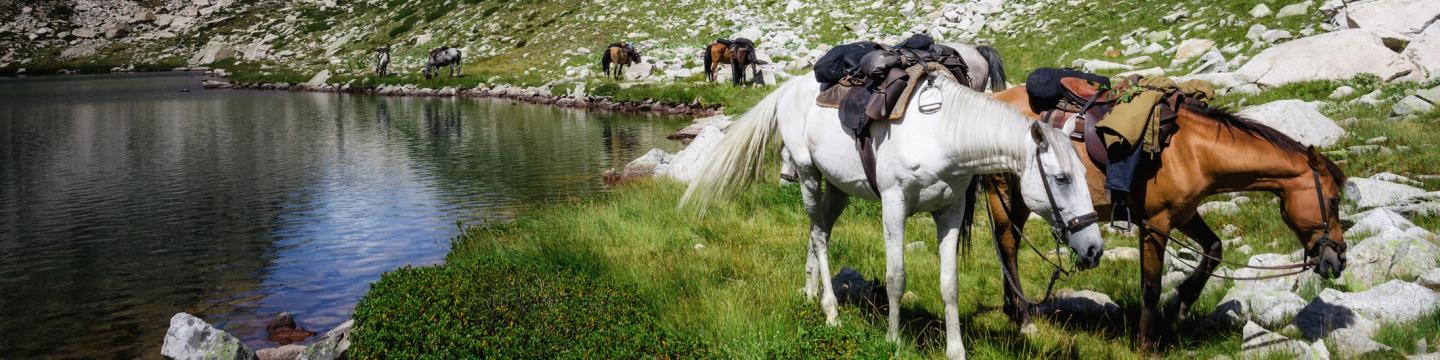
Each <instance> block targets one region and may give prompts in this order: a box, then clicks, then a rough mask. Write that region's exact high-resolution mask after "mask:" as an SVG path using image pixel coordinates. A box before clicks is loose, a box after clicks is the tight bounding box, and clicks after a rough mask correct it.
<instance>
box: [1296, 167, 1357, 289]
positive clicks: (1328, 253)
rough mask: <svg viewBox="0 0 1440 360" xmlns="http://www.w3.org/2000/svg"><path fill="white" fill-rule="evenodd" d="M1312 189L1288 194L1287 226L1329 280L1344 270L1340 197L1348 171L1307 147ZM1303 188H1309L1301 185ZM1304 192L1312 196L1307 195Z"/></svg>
mask: <svg viewBox="0 0 1440 360" xmlns="http://www.w3.org/2000/svg"><path fill="white" fill-rule="evenodd" d="M1306 153H1307V154H1308V157H1307V158H1308V159H1307V161H1308V165H1309V166H1310V176H1309V177H1310V178H1311V184H1309V186H1308V188H1310V189H1311V190H1310V191H1308V192H1307V191H1303V190H1301V191H1292V193H1294V194H1293V195H1287V196H1286V197H1285V202H1284V205H1283V206H1284V208H1283V209H1282V211H1283V212H1284V213H1285V222H1286V225H1289V226H1290V230H1291V231H1294V232H1295V235H1296V236H1297V237H1298V238H1299V239H1300V241H1302V242H1303V243H1304V244H1303V245H1304V246H1305V255H1306V257H1308V258H1311V259H1314V261H1315V273H1316V274H1320V276H1323V277H1325V278H1327V279H1334V278H1337V277H1340V272H1341V271H1344V270H1345V250H1346V249H1347V248H1348V246H1347V245H1346V244H1345V230H1344V229H1342V228H1341V227H1340V197H1341V195H1342V194H1341V190H1342V189H1343V188H1344V187H1345V173H1344V172H1342V171H1340V167H1339V166H1336V165H1335V163H1334V162H1332V161H1330V159H1328V158H1325V155H1322V154H1320V152H1319V151H1316V150H1315V148H1314V147H1310V148H1308V149H1306ZM1302 188H1307V187H1306V186H1302ZM1305 193H1311V194H1308V195H1309V196H1306V195H1307V194H1305Z"/></svg>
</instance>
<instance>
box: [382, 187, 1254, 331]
mask: <svg viewBox="0 0 1440 360" xmlns="http://www.w3.org/2000/svg"><path fill="white" fill-rule="evenodd" d="M681 190H682V189H681V187H680V186H679V185H677V184H673V183H641V184H637V185H632V186H629V187H627V188H625V189H622V190H620V191H618V192H616V193H615V194H612V195H606V196H605V197H603V198H600V199H595V200H591V201H585V202H579V203H568V204H557V205H552V206H546V207H543V208H540V209H536V210H533V211H531V212H530V213H528V214H527V215H525V216H521V217H520V218H518V219H517V220H516V221H515V222H513V223H509V224H502V225H491V226H485V227H476V228H472V229H470V230H468V231H466V232H465V234H464V235H463V236H461V237H460V238H459V239H457V240H456V241H455V242H454V249H453V250H452V253H451V254H450V256H449V257H448V258H447V263H446V265H442V267H452V266H469V265H466V264H473V263H491V262H498V263H514V264H527V269H530V270H533V271H539V272H542V273H548V272H553V271H561V272H562V273H565V272H573V273H575V274H583V275H585V276H587V277H594V278H597V279H605V280H607V281H612V282H613V283H616V284H628V286H631V287H632V289H633V291H635V293H636V294H637V295H636V296H637V298H638V299H644V301H646V302H648V304H649V306H650V307H651V309H653V310H654V311H655V314H654V316H655V321H656V322H657V323H658V328H659V329H666V331H667V332H666V334H678V336H681V337H683V338H687V339H695V340H696V341H697V342H698V344H700V346H702V347H703V348H704V350H703V351H702V352H703V353H707V354H712V355H715V356H717V357H723V358H733V357H740V358H773V357H790V356H791V355H795V354H809V355H800V356H802V357H825V358H831V357H856V356H858V357H866V358H870V357H889V356H891V355H895V356H899V357H905V358H911V357H937V356H939V355H940V354H941V353H942V352H943V332H942V330H941V328H940V327H939V326H940V325H939V321H938V320H936V318H935V314H938V313H939V312H940V310H941V305H940V301H939V297H938V294H937V289H938V278H937V274H936V272H935V271H936V268H937V260H936V257H935V254H933V253H931V252H930V251H909V252H907V261H906V262H907V271H908V275H909V283H908V288H907V290H909V291H911V292H914V293H915V294H916V296H915V297H914V298H913V301H907V302H906V303H905V304H903V305H904V309H905V313H906V314H907V315H906V319H907V322H909V323H910V324H912V326H910V327H909V328H908V330H907V331H905V333H904V337H905V341H904V342H902V343H901V344H900V346H898V347H896V346H895V345H893V344H890V343H888V342H885V341H884V340H883V335H884V320H883V315H882V314H879V313H876V312H875V311H872V310H868V309H861V308H856V307H845V308H843V311H842V314H841V317H840V320H841V322H842V324H843V325H842V326H841V327H840V328H833V329H832V328H828V327H825V326H824V325H823V321H822V319H823V316H822V315H820V314H819V312H818V304H815V303H811V302H808V301H806V300H805V299H804V297H803V296H800V295H799V292H798V289H799V288H800V286H801V278H802V276H803V272H802V269H803V265H804V263H803V252H804V250H803V249H804V241H805V240H804V239H805V236H806V235H805V234H806V231H805V229H806V228H807V227H806V224H807V220H806V216H805V215H804V212H803V211H802V210H801V206H800V199H799V192H798V190H797V189H796V188H795V187H780V186H778V185H776V184H763V185H760V186H757V187H755V188H753V189H752V190H750V191H748V192H746V193H745V194H743V195H741V196H739V197H738V198H737V199H735V200H734V201H731V202H727V203H725V204H723V205H720V206H718V207H716V208H714V209H712V210H711V211H710V212H709V213H708V214H707V216H706V217H705V218H704V219H695V218H692V217H690V216H689V215H685V214H682V213H677V212H676V211H674V204H675V201H676V199H677V198H678V195H679V193H680V192H681ZM878 213H879V209H878V206H877V205H876V204H875V203H871V202H856V203H855V204H853V205H852V206H851V209H850V210H849V211H848V212H847V214H846V215H845V216H844V217H842V220H841V221H840V225H839V226H837V229H836V231H835V235H834V239H835V240H834V241H833V243H832V264H834V265H833V267H834V268H833V269H832V271H837V272H838V271H839V269H840V267H841V266H851V267H854V268H856V269H858V270H860V271H861V272H862V273H864V274H865V275H866V276H867V277H871V278H875V277H878V276H879V275H880V273H881V272H883V266H882V265H883V256H882V254H883V250H882V242H881V240H880V238H879V225H878V220H876V219H878ZM984 226H985V225H984V224H983V221H982V224H981V226H980V227H978V228H977V231H976V236H977V239H976V244H977V245H976V246H980V248H978V249H976V251H975V254H976V255H973V256H972V257H970V258H968V260H967V261H965V262H964V263H963V265H962V267H961V270H960V275H961V277H960V284H961V287H962V288H963V289H965V290H964V291H961V301H960V304H961V306H960V307H961V309H960V310H961V316H962V318H963V319H964V321H965V323H964V324H963V326H962V328H963V329H964V332H965V336H966V338H965V339H966V344H967V347H968V349H969V351H970V354H971V355H972V356H974V357H976V358H982V359H989V358H1005V359H1010V358H1017V357H1019V358H1034V357H1080V358H1116V357H1121V358H1134V357H1138V356H1139V355H1138V354H1137V353H1135V352H1134V349H1133V348H1132V347H1131V346H1130V344H1129V342H1130V338H1131V337H1132V336H1133V329H1132V327H1133V323H1134V320H1133V319H1128V320H1126V319H1112V320H1111V321H1102V322H1099V323H1087V322H1083V321H1079V320H1074V321H1062V320H1054V321H1052V320H1046V319H1041V320H1038V325H1039V329H1040V331H1039V334H1038V335H1035V336H1028V337H1027V336H1022V335H1020V334H1019V333H1018V329H1017V328H1016V327H1015V326H1014V325H1012V324H1011V323H1010V321H1009V320H1008V318H1007V317H1005V316H1004V315H1003V314H1002V313H1001V311H1000V310H999V309H1000V297H999V294H1000V291H1001V288H1000V282H999V278H998V277H997V276H996V274H998V270H997V269H998V268H997V267H996V262H995V260H994V259H993V257H992V256H986V255H985V254H987V253H988V251H985V250H984V249H985V247H986V246H988V243H989V241H990V240H989V239H988V236H987V235H986V234H987V233H988V232H987V231H984V230H983V228H984ZM907 230H908V231H907V234H906V238H907V240H906V241H907V242H913V241H921V242H924V243H926V248H927V249H934V248H935V241H934V238H935V229H934V224H933V222H932V221H930V220H929V219H928V217H923V216H917V217H915V218H913V219H911V220H910V224H909V227H908V229H907ZM1028 232H1029V233H1030V236H1032V237H1034V238H1037V239H1042V236H1044V233H1045V231H1044V229H1043V226H1040V225H1033V224H1032V226H1031V227H1030V228H1029V229H1028ZM696 244H702V245H703V248H701V249H697V246H696ZM1111 245H1113V246H1119V245H1128V246H1134V240H1133V239H1129V240H1125V239H1112V242H1111ZM1039 261H1040V260H1039V259H1037V258H1035V257H1034V255H1033V254H1028V253H1027V254H1026V255H1024V256H1022V264H1028V267H1025V268H1024V269H1022V273H1023V275H1022V276H1023V278H1024V279H1023V281H1024V282H1025V285H1026V287H1027V288H1028V289H1030V290H1031V291H1032V295H1036V296H1038V294H1034V293H1033V292H1036V291H1040V290H1038V289H1040V288H1041V287H1042V286H1043V284H1044V281H1045V280H1046V279H1047V278H1048V274H1049V273H1048V271H1046V269H1044V268H1041V267H1040V266H1039V265H1036V264H1039V263H1040V262H1039ZM556 269H559V270H556ZM411 271H414V270H402V271H401V272H402V273H405V272H411ZM1138 271H1139V270H1138V268H1137V265H1136V264H1135V263H1133V262H1110V263H1106V264H1103V265H1101V267H1100V268H1097V269H1095V270H1091V271H1088V272H1084V273H1081V274H1079V275H1077V276H1072V277H1068V278H1065V279H1063V280H1061V282H1060V284H1059V285H1058V287H1060V288H1067V287H1068V288H1084V289H1094V290H1096V291H1101V292H1105V293H1107V294H1110V295H1111V296H1112V297H1113V298H1114V299H1115V300H1116V301H1117V302H1118V303H1119V304H1120V305H1121V306H1122V307H1124V308H1125V309H1127V313H1129V314H1132V316H1133V313H1134V312H1135V310H1136V309H1138V304H1139V300H1138V296H1139V291H1138V288H1137V287H1136V286H1135V285H1134V283H1135V281H1134V280H1135V279H1136V278H1138V274H1139V273H1138ZM452 274H454V276H457V277H463V278H465V279H470V281H476V280H477V279H484V278H485V277H484V276H478V275H475V274H467V273H464V272H454V273H452ZM382 282H384V281H382ZM410 290H412V288H407V287H389V286H383V287H382V286H378V285H377V286H376V288H375V289H374V290H372V292H371V294H370V295H368V297H367V299H368V298H373V297H389V296H395V295H394V294H392V293H393V292H406V291H410ZM452 295H453V296H450V297H451V298H455V299H459V300H457V301H471V302H483V301H485V300H484V299H485V298H484V297H475V296H460V294H452ZM1207 295H1210V296H1207V298H1206V299H1202V301H1201V302H1202V303H1203V302H1207V301H1208V302H1209V304H1208V305H1201V306H1197V310H1196V314H1197V315H1201V316H1196V318H1198V317H1203V315H1204V314H1206V313H1208V311H1209V309H1210V308H1213V306H1214V304H1213V303H1214V302H1215V301H1216V300H1218V297H1217V296H1215V295H1213V294H1207ZM434 297H436V298H444V297H446V296H444V295H443V294H441V295H436V296H434ZM368 304H370V303H369V302H368V300H367V305H366V307H365V308H366V309H367V312H366V313H365V314H361V313H359V312H357V319H365V320H357V322H364V321H373V320H374V315H372V314H375V313H377V312H379V313H398V312H402V311H403V310H404V309H403V308H402V307H403V306H410V305H406V303H403V302H397V303H395V304H393V305H391V306H393V307H394V308H392V309H388V310H385V309H378V308H372V307H369V306H370V305H368ZM595 310H596V311H606V309H595ZM387 321H400V322H411V321H418V320H415V319H397V318H389V319H388V320H387ZM1187 324H1190V326H1189V327H1186V326H1185V325H1182V328H1181V329H1182V330H1181V333H1182V334H1186V336H1185V339H1186V340H1184V342H1183V343H1179V344H1177V346H1176V347H1175V350H1174V351H1172V352H1171V353H1167V356H1174V357H1181V356H1185V354H1187V353H1190V352H1193V351H1198V352H1200V353H1202V354H1228V353H1233V352H1234V351H1236V350H1237V349H1238V347H1239V343H1238V341H1239V339H1238V333H1237V332H1219V333H1215V332H1205V331H1191V330H1187V329H1188V328H1193V327H1195V326H1194V325H1195V324H1198V323H1193V322H1192V323H1187ZM360 331H361V333H362V334H363V333H364V332H365V331H369V330H365V329H364V328H362V330H360ZM672 332H673V333H672ZM359 336H365V335H359ZM400 344H401V343H397V342H388V343H384V344H374V343H371V344H367V345H365V346H387V347H388V346H398V345H400ZM817 349H818V350H817Z"/></svg>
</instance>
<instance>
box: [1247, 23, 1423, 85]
mask: <svg viewBox="0 0 1440 360" xmlns="http://www.w3.org/2000/svg"><path fill="white" fill-rule="evenodd" d="M1414 70H1415V68H1414V66H1413V65H1411V64H1410V63H1409V62H1408V61H1405V59H1403V58H1401V57H1400V54H1396V53H1395V52H1393V51H1391V50H1390V48H1388V47H1386V46H1385V44H1384V42H1383V41H1382V40H1381V39H1380V37H1379V36H1377V35H1375V33H1373V32H1369V31H1365V30H1360V29H1351V30H1341V31H1336V32H1332V33H1325V34H1320V35H1315V36H1310V37H1306V38H1301V39H1296V40H1293V41H1289V42H1286V43H1283V44H1279V45H1276V46H1274V47H1271V48H1269V49H1265V50H1264V51H1261V52H1260V53H1259V54H1256V55H1255V57H1254V58H1253V59H1251V60H1250V62H1248V63H1246V64H1245V65H1244V66H1241V67H1240V70H1238V71H1237V72H1238V73H1240V74H1243V75H1246V76H1249V77H1250V78H1253V79H1255V81H1256V82H1258V83H1260V84H1263V85H1266V86H1279V85H1284V84H1288V83H1292V82H1299V81H1310V80H1342V79H1349V78H1352V77H1355V75H1359V74H1375V75H1377V76H1379V77H1380V78H1381V79H1385V80H1392V79H1396V78H1399V77H1402V76H1405V75H1409V74H1411V73H1412V72H1414Z"/></svg>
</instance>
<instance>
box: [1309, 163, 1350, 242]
mask: <svg viewBox="0 0 1440 360" xmlns="http://www.w3.org/2000/svg"><path fill="white" fill-rule="evenodd" d="M1310 156H1311V157H1312V159H1313V157H1314V156H1315V155H1313V153H1312V155H1310ZM1310 175H1311V177H1312V178H1314V179H1315V200H1316V201H1317V202H1319V203H1320V238H1319V239H1315V243H1314V244H1311V245H1313V246H1310V248H1309V249H1306V251H1305V252H1306V253H1307V254H1306V255H1307V256H1310V257H1317V258H1318V257H1319V256H1320V255H1321V248H1322V247H1328V248H1330V250H1333V251H1335V253H1336V254H1341V253H1344V252H1345V250H1346V249H1347V248H1349V246H1347V245H1345V244H1344V243H1339V242H1335V240H1332V239H1330V208H1333V207H1336V206H1337V205H1339V203H1340V199H1339V198H1328V199H1327V198H1325V192H1324V191H1323V190H1322V188H1321V187H1320V169H1319V168H1317V167H1311V168H1310ZM1327 205H1328V207H1327Z"/></svg>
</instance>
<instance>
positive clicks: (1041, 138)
mask: <svg viewBox="0 0 1440 360" xmlns="http://www.w3.org/2000/svg"><path fill="white" fill-rule="evenodd" d="M1030 137H1031V138H1033V139H1035V145H1036V146H1039V147H1040V151H1045V149H1046V148H1047V147H1048V146H1049V143H1048V142H1046V141H1045V125H1040V122H1039V121H1036V122H1032V123H1030Z"/></svg>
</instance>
